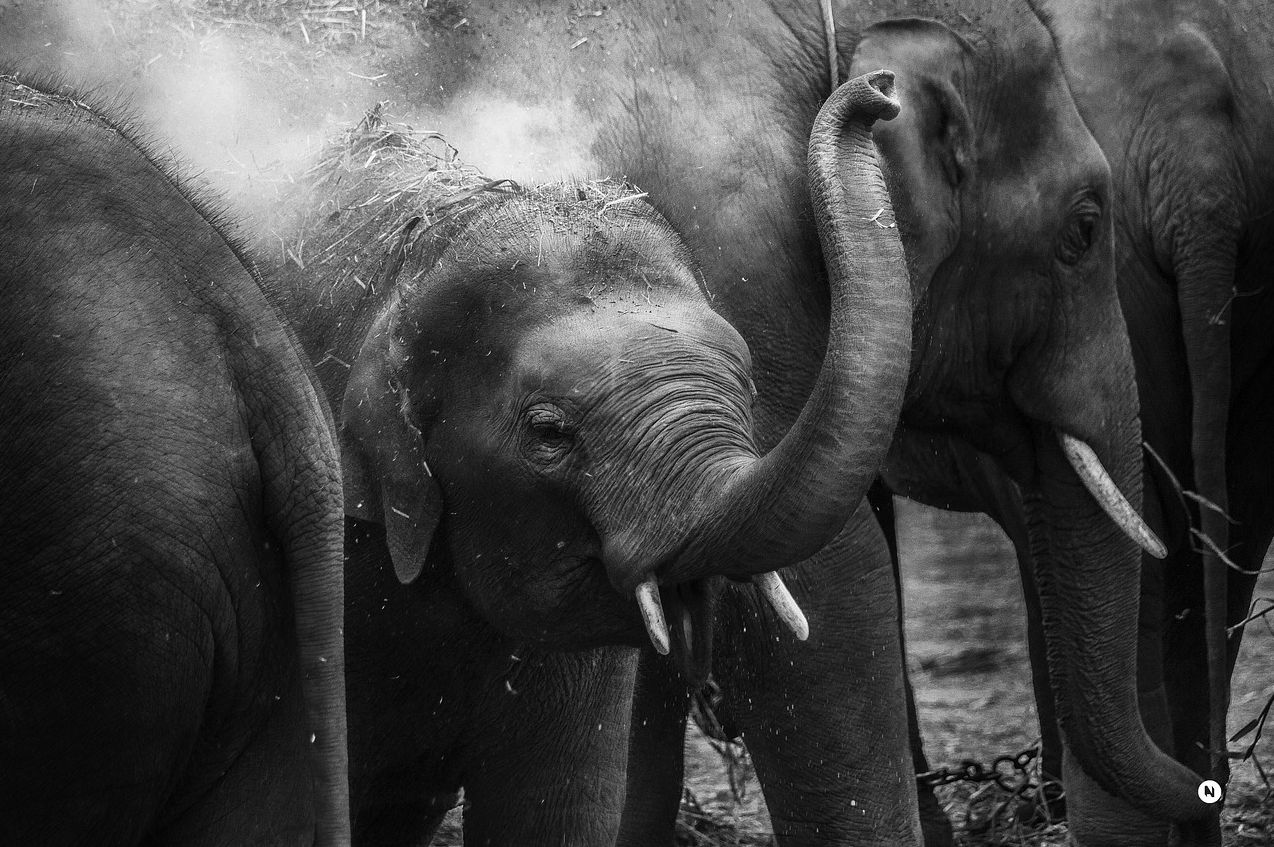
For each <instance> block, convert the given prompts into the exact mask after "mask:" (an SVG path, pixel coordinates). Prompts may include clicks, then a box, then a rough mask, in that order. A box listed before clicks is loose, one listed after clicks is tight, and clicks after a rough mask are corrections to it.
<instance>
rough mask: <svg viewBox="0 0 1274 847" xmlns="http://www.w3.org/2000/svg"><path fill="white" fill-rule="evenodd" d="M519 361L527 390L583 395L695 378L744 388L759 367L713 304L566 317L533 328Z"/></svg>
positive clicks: (517, 355) (523, 341) (520, 347)
mask: <svg viewBox="0 0 1274 847" xmlns="http://www.w3.org/2000/svg"><path fill="white" fill-rule="evenodd" d="M514 361H515V362H516V363H517V367H516V372H517V373H516V377H517V378H518V379H519V381H520V382H521V383H522V384H523V387H524V388H527V389H532V390H535V389H539V390H546V389H551V388H556V389H557V390H558V391H560V392H561V393H563V394H581V395H587V394H593V393H597V392H599V391H604V390H606V389H608V388H613V387H614V386H616V385H619V384H625V383H631V384H634V385H641V384H646V385H648V384H652V383H654V382H658V381H662V380H670V379H690V378H693V379H695V380H696V381H697V382H699V383H700V384H702V385H706V386H708V385H715V386H719V387H720V388H723V389H726V390H729V391H730V392H731V393H737V392H738V391H739V390H740V387H743V388H744V389H746V387H747V386H748V385H749V384H750V371H751V360H750V357H749V356H748V350H747V345H746V344H744V342H743V339H742V338H741V337H740V336H739V334H738V333H737V332H735V331H734V329H733V327H731V326H730V324H729V323H727V322H726V321H725V320H724V319H723V318H721V317H720V316H718V315H716V314H715V313H713V312H712V311H711V310H709V309H707V308H703V309H702V310H695V309H677V310H661V311H657V312H654V311H652V312H650V313H647V314H614V313H611V314H606V313H599V312H584V313H577V314H572V315H567V316H563V317H560V318H558V319H556V320H553V321H550V322H548V323H545V324H542V325H540V326H538V327H536V328H534V329H533V330H531V331H529V332H528V333H527V334H526V335H525V336H524V337H523V338H522V339H521V340H520V342H519V344H518V345H517V349H516V352H515V354H514Z"/></svg>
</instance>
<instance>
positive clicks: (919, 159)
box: [851, 14, 1201, 818]
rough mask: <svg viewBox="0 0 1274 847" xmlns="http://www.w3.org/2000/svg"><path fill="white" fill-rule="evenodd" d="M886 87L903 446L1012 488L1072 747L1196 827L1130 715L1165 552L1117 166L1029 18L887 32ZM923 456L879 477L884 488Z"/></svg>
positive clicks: (1189, 792) (874, 43) (868, 43)
mask: <svg viewBox="0 0 1274 847" xmlns="http://www.w3.org/2000/svg"><path fill="white" fill-rule="evenodd" d="M882 66H883V67H890V68H893V69H894V70H895V71H896V72H897V73H898V79H899V91H898V97H899V100H900V101H901V103H902V105H903V116H902V117H901V118H900V119H899V120H897V121H894V122H891V123H889V124H881V125H879V126H878V127H877V129H876V131H875V139H876V142H877V144H878V145H879V147H880V150H881V152H882V155H883V159H884V162H885V168H886V176H887V181H888V184H889V188H890V193H891V195H892V197H893V199H894V202H895V206H896V208H897V211H898V225H899V227H900V228H901V230H902V237H903V243H904V245H905V246H906V248H907V255H908V261H909V267H910V270H911V274H912V285H913V294H914V299H915V303H916V308H915V312H914V317H913V333H914V337H915V339H916V343H915V346H914V350H913V354H912V359H911V372H910V377H909V382H908V387H907V394H906V398H905V400H904V405H903V412H902V417H901V424H900V429H899V433H900V434H899V439H906V438H908V437H909V435H908V434H909V433H910V434H911V436H910V437H922V438H923V437H926V434H927V433H943V434H948V435H954V436H956V437H957V438H959V439H961V440H963V441H964V442H967V443H968V444H970V445H972V446H974V447H976V448H977V449H979V450H982V451H983V452H985V453H988V454H990V455H992V456H993V457H994V458H995V459H996V461H997V462H998V463H999V465H1000V467H1001V468H1002V469H1003V470H1004V471H1005V472H1006V473H1007V474H1009V475H1010V476H1011V477H1012V478H1013V479H1014V480H1015V481H1016V482H1017V483H1018V484H1019V485H1020V486H1021V487H1022V490H1023V492H1024V497H1025V499H1026V500H1027V504H1028V515H1029V524H1030V531H1031V543H1032V547H1033V549H1034V552H1035V553H1036V561H1037V568H1038V570H1039V584H1040V591H1041V599H1042V603H1043V607H1044V613H1045V627H1046V632H1047V636H1048V639H1049V658H1050V671H1051V673H1052V678H1053V681H1054V687H1055V688H1056V690H1057V693H1058V701H1059V712H1060V714H1059V717H1060V720H1061V724H1062V728H1063V732H1064V733H1065V735H1066V739H1067V742H1068V744H1069V745H1070V747H1071V749H1072V751H1073V752H1074V753H1075V755H1076V758H1077V759H1078V761H1079V762H1080V763H1081V764H1082V766H1083V767H1084V769H1085V770H1086V771H1087V772H1089V774H1090V775H1091V776H1092V777H1093V778H1094V779H1096V780H1097V781H1098V782H1099V783H1100V784H1101V785H1102V786H1103V787H1104V788H1105V789H1106V790H1108V791H1110V792H1112V793H1115V794H1117V795H1119V796H1122V797H1124V798H1126V799H1128V800H1129V801H1130V802H1133V803H1134V804H1135V805H1137V806H1139V807H1140V808H1142V809H1145V810H1147V811H1150V812H1153V813H1155V814H1158V815H1160V816H1161V817H1164V818H1179V817H1180V816H1181V815H1183V814H1187V815H1188V814H1194V813H1195V812H1196V811H1198V809H1199V807H1200V805H1201V804H1199V803H1198V802H1197V799H1196V798H1195V796H1194V787H1195V786H1194V782H1197V780H1195V781H1194V782H1192V781H1190V780H1189V779H1188V778H1187V775H1186V773H1185V771H1184V769H1182V768H1181V767H1180V766H1178V765H1176V764H1175V763H1174V762H1172V760H1171V759H1169V758H1168V757H1167V756H1165V755H1164V754H1163V753H1161V752H1160V751H1159V750H1158V749H1157V748H1156V747H1155V746H1154V744H1153V743H1152V742H1151V741H1150V739H1149V737H1148V736H1147V734H1146V732H1145V729H1144V727H1143V726H1142V724H1141V720H1140V716H1139V713H1138V705H1137V692H1136V685H1135V682H1136V670H1135V668H1136V665H1135V657H1136V645H1137V632H1136V625H1137V608H1138V596H1139V590H1138V587H1139V573H1140V554H1139V550H1138V545H1140V546H1141V547H1142V548H1144V549H1145V550H1147V551H1148V552H1149V553H1151V555H1154V556H1156V557H1159V558H1162V557H1163V555H1164V547H1163V545H1162V543H1161V542H1160V541H1159V539H1158V538H1157V537H1155V536H1154V534H1153V533H1152V532H1151V531H1150V530H1149V529H1148V528H1147V527H1146V525H1145V524H1144V522H1143V521H1142V520H1141V519H1140V517H1139V516H1138V514H1137V510H1138V509H1139V508H1140V500H1141V468H1142V461H1141V458H1142V457H1141V431H1140V422H1139V418H1138V398H1137V386H1136V383H1135V381H1134V370H1133V360H1132V354H1131V349H1130V345H1129V340H1128V335H1127V329H1126V327H1125V324H1124V320H1123V316H1122V314H1121V312H1120V308H1119V300H1118V296H1117V292H1116V286H1115V263H1114V246H1113V227H1112V215H1111V210H1110V203H1111V197H1112V188H1111V176H1110V171H1109V167H1108V165H1107V162H1106V160H1105V158H1104V156H1103V154H1102V152H1101V149H1100V148H1099V147H1098V145H1097V143H1096V142H1095V140H1094V139H1093V137H1092V136H1091V135H1090V134H1089V132H1088V129H1087V128H1086V127H1085V125H1084V123H1083V121H1082V119H1081V117H1080V115H1079V113H1078V111H1077V109H1076V107H1075V104H1074V102H1073V100H1072V98H1071V94H1070V90H1069V88H1068V86H1067V84H1066V81H1065V79H1064V77H1063V75H1062V71H1061V68H1060V65H1059V64H1058V62H1057V57H1056V52H1055V49H1054V47H1053V44H1052V41H1051V39H1050V36H1049V34H1048V32H1047V30H1046V29H1045V28H1044V26H1043V25H1042V24H1041V23H1040V21H1039V20H1038V19H1036V18H1035V17H1034V16H1032V15H1029V14H1023V15H1022V16H1021V17H1020V19H1018V20H1014V21H1013V22H1012V24H1011V25H1010V26H1007V27H1004V28H1003V30H1002V31H1000V32H997V33H994V34H992V35H988V36H987V37H986V40H985V41H980V42H978V43H973V42H971V41H969V40H967V39H966V38H964V37H962V36H960V35H958V34H956V33H955V32H954V31H953V30H951V29H949V28H948V27H946V26H944V25H942V24H940V23H938V22H935V21H929V20H921V19H900V20H890V21H886V22H883V23H878V24H876V25H874V26H870V27H868V28H867V29H866V30H865V31H864V32H863V35H862V39H861V41H860V42H859V43H858V45H857V48H856V51H855V52H854V56H853V60H852V66H851V74H852V73H858V72H861V71H862V70H865V69H867V68H874V67H882ZM1006 81H1012V84H1006ZM914 452H915V451H914V450H913V451H906V450H899V451H897V453H896V454H894V455H893V456H892V457H891V459H890V460H887V462H886V467H885V471H884V473H885V476H886V479H889V478H890V477H891V470H890V466H891V464H892V463H893V462H895V461H904V460H903V459H902V458H901V457H902V456H903V455H905V454H907V453H912V454H914ZM916 472H917V471H914V470H911V471H904V472H901V473H897V474H893V475H896V476H898V477H903V476H914V475H915V473H916ZM918 472H919V473H921V474H923V469H920V471H918Z"/></svg>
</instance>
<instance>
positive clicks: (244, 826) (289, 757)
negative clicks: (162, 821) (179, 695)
mask: <svg viewBox="0 0 1274 847" xmlns="http://www.w3.org/2000/svg"><path fill="white" fill-rule="evenodd" d="M280 646H281V645H280ZM275 652H276V653H278V654H280V655H276V656H274V657H273V659H275V660H279V661H280V663H281V664H283V666H284V667H285V668H287V670H288V673H287V675H286V676H285V678H284V679H283V680H282V681H281V684H280V685H279V686H278V687H277V688H275V687H271V688H268V689H266V690H263V691H261V692H260V696H259V698H257V699H258V703H257V704H255V708H254V709H253V710H252V712H255V713H257V714H253V713H252V712H249V713H247V714H245V713H243V712H239V713H238V714H237V715H236V717H235V719H234V720H235V722H236V723H237V722H239V721H243V722H248V723H249V725H250V726H252V728H253V731H252V732H251V740H250V741H249V742H248V744H247V746H246V747H245V748H244V749H243V751H242V752H241V753H240V754H239V755H238V756H236V757H234V759H233V761H232V762H231V763H229V764H228V765H227V764H226V762H225V761H224V760H225V755H226V754H225V753H224V752H223V751H222V750H221V749H220V748H221V746H222V744H221V743H220V742H223V741H226V738H224V737H223V736H229V739H230V744H227V745H226V746H227V747H229V746H231V745H233V743H234V742H235V740H236V739H237V738H238V736H240V734H241V733H243V732H244V728H243V727H240V726H238V725H230V726H226V727H225V729H224V731H219V732H218V734H217V737H215V738H214V739H211V740H210V741H209V743H206V744H204V745H201V747H202V748H203V749H200V747H197V748H196V750H195V753H194V755H193V756H192V758H191V765H192V769H193V770H194V771H195V772H196V773H211V774H215V775H216V781H215V783H213V784H212V785H211V786H209V787H208V789H207V790H206V791H204V792H200V791H199V790H198V786H197V785H195V786H188V787H187V788H186V790H187V791H192V792H193V793H195V794H196V796H198V799H197V800H196V801H194V802H193V803H191V804H190V805H189V806H188V807H186V808H185V809H184V810H183V811H182V813H181V816H180V817H179V818H177V819H176V820H175V821H173V822H171V823H169V824H167V825H166V826H163V827H162V828H161V829H160V830H159V831H158V832H157V833H156V835H155V836H154V837H153V839H152V840H151V841H149V842H148V844H154V845H155V847H164V845H173V847H177V845H180V846H181V847H235V845H240V844H270V845H277V847H286V845H294V847H308V845H312V844H314V839H315V829H314V827H315V808H314V779H315V774H314V773H313V769H312V768H311V767H310V766H309V761H310V751H309V746H310V737H309V733H308V732H307V731H306V730H305V727H306V726H307V710H306V705H305V700H304V697H303V695H302V691H301V682H300V671H299V668H297V667H296V666H295V664H294V663H293V666H292V667H290V668H289V667H287V664H286V659H284V658H283V655H282V654H283V650H282V649H278V650H276V651H275ZM276 698H277V699H276ZM271 701H273V702H271ZM236 711H237V710H236ZM261 713H264V714H261Z"/></svg>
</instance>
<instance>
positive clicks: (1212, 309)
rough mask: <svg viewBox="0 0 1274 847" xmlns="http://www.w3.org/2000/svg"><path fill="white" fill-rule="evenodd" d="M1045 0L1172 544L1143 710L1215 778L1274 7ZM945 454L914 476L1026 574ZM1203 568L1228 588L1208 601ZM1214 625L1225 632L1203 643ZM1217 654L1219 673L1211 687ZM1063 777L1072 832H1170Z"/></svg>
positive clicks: (1153, 486) (1263, 222)
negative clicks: (1082, 807)
mask: <svg viewBox="0 0 1274 847" xmlns="http://www.w3.org/2000/svg"><path fill="white" fill-rule="evenodd" d="M1038 5H1039V8H1040V10H1041V12H1042V14H1043V16H1044V19H1045V21H1046V23H1047V25H1048V26H1049V28H1050V30H1051V31H1052V32H1053V33H1054V34H1055V37H1056V40H1057V44H1058V47H1059V50H1060V55H1061V59H1062V65H1063V68H1064V70H1065V73H1066V76H1067V80H1068V82H1069V84H1070V87H1071V90H1072V91H1073V93H1074V95H1075V98H1076V103H1077V105H1078V107H1079V110H1080V113H1081V114H1082V116H1083V118H1084V120H1085V123H1086V124H1087V126H1088V127H1089V128H1090V130H1091V131H1092V133H1093V135H1094V137H1095V138H1096V139H1097V141H1098V142H1099V143H1100V145H1101V147H1102V149H1103V150H1104V151H1105V153H1106V156H1107V157H1108V160H1109V162H1110V166H1111V170H1112V175H1113V185H1114V196H1113V211H1114V215H1115V220H1116V226H1115V231H1116V233H1117V238H1116V244H1115V249H1116V266H1117V273H1118V286H1119V297H1120V302H1121V305H1122V308H1123V312H1124V315H1125V318H1126V320H1127V324H1128V329H1129V333H1130V336H1131V342H1132V351H1133V358H1134V362H1135V365H1136V377H1137V384H1138V393H1139V396H1140V398H1141V405H1142V426H1143V433H1144V437H1145V441H1146V444H1147V445H1148V449H1147V451H1146V453H1147V455H1146V458H1145V478H1146V480H1147V483H1146V499H1145V504H1146V513H1147V517H1148V519H1149V520H1150V521H1151V523H1152V525H1153V526H1154V527H1155V529H1156V530H1157V531H1158V533H1159V534H1160V536H1161V537H1162V538H1163V540H1164V541H1165V543H1166V544H1167V546H1168V553H1169V554H1168V558H1167V559H1166V560H1164V561H1163V562H1157V561H1154V560H1151V559H1149V558H1147V559H1146V560H1145V562H1144V568H1143V573H1142V604H1141V627H1140V644H1139V654H1138V671H1137V672H1138V688H1139V690H1140V693H1141V709H1142V712H1143V714H1144V715H1145V717H1146V723H1147V727H1148V728H1149V730H1150V732H1151V734H1152V736H1153V737H1154V738H1155V740H1156V742H1157V743H1158V744H1159V746H1161V747H1162V748H1163V749H1165V750H1168V751H1171V752H1172V753H1173V754H1174V755H1175V756H1176V757H1177V758H1178V759H1179V760H1180V761H1181V762H1183V763H1184V764H1186V765H1187V766H1189V767H1190V768H1191V770H1192V771H1193V772H1194V773H1196V774H1198V777H1197V778H1198V779H1204V778H1207V777H1211V778H1215V779H1217V780H1218V781H1220V782H1221V783H1222V784H1224V782H1225V780H1226V776H1227V765H1226V762H1225V760H1224V758H1221V757H1215V756H1210V755H1209V753H1208V751H1209V750H1224V749H1225V738H1224V726H1223V725H1222V722H1221V721H1215V720H1213V719H1212V714H1213V713H1214V712H1217V711H1219V713H1220V714H1224V711H1225V708H1226V705H1227V704H1226V701H1225V693H1226V692H1227V691H1228V679H1229V674H1230V672H1232V670H1233V664H1234V661H1235V658H1236V656H1237V653H1238V649H1239V645H1240V640H1241V637H1242V629H1241V628H1240V629H1239V630H1238V631H1236V633H1235V635H1234V636H1233V637H1229V638H1226V637H1225V634H1224V632H1220V633H1219V635H1220V637H1219V638H1218V637H1217V635H1215V634H1213V635H1210V634H1209V630H1214V631H1215V630H1220V629H1221V628H1222V627H1228V626H1234V625H1235V624H1237V623H1239V622H1240V621H1241V620H1243V619H1244V618H1245V617H1246V615H1247V611H1248V605H1249V603H1250V601H1251V597H1252V590H1253V585H1254V582H1255V572H1256V571H1257V570H1258V569H1259V568H1260V566H1261V562H1262V560H1263V559H1264V556H1265V553H1266V551H1267V550H1268V548H1269V544H1270V538H1271V534H1272V533H1274V490H1271V482H1270V480H1271V474H1270V472H1269V471H1270V468H1271V466H1272V465H1274V456H1271V453H1270V448H1269V447H1268V446H1267V441H1268V439H1266V438H1265V437H1264V434H1265V433H1266V432H1268V431H1269V428H1270V425H1271V423H1274V394H1272V393H1271V391H1270V390H1269V378H1268V376H1269V373H1270V366H1271V356H1272V355H1274V347H1272V344H1274V342H1272V341H1271V336H1270V333H1269V332H1268V331H1267V329H1266V327H1268V325H1269V322H1270V314H1269V313H1270V309H1271V304H1272V303H1274V299H1272V298H1271V297H1270V295H1269V290H1268V289H1269V283H1270V278H1271V275H1270V270H1269V269H1270V267H1271V265H1272V264H1274V215H1271V213H1270V210H1271V209H1274V147H1272V146H1271V145H1270V144H1269V142H1268V139H1269V138H1270V135H1271V132H1274V105H1272V103H1271V100H1270V97H1269V90H1270V86H1271V85H1272V84H1274V79H1272V77H1271V69H1270V61H1269V57H1270V56H1271V51H1274V25H1272V24H1271V23H1270V21H1269V16H1268V14H1267V12H1268V10H1267V9H1266V8H1265V7H1264V6H1263V5H1261V4H1255V3H1239V4H1233V3H1217V2H1208V3H1178V2H1168V3H1145V2H1117V3H1084V2H1043V3H1040V4H1038ZM933 449H934V450H936V451H941V452H944V453H948V454H950V455H953V456H955V454H956V453H957V452H959V451H958V450H957V451H952V450H951V449H950V448H949V446H947V445H943V446H937V445H935V446H934V447H933ZM947 464H948V465H949V466H956V465H959V466H961V467H962V468H963V469H964V471H963V472H958V473H957V474H954V475H953V477H952V479H953V483H952V484H951V485H948V486H947V490H945V491H944V490H939V489H935V488H932V487H931V489H930V490H929V491H928V492H927V493H925V492H924V491H923V490H922V489H923V487H924V486H923V485H921V486H920V487H918V488H917V489H916V492H917V493H918V494H920V496H921V499H924V500H926V501H928V502H932V503H934V504H936V505H937V504H941V503H943V502H944V501H948V500H950V499H951V498H950V497H949V495H950V493H951V489H952V488H961V487H962V488H963V490H964V492H965V495H963V496H962V495H957V497H956V499H958V500H964V501H965V502H963V503H962V505H961V507H962V508H966V509H977V510H982V511H987V512H988V513H989V514H991V515H992V516H993V517H995V518H996V519H997V520H998V521H999V522H1000V524H1001V525H1002V526H1003V527H1004V528H1005V529H1006V531H1007V532H1008V534H1009V536H1010V537H1011V538H1012V539H1013V541H1014V544H1015V546H1016V547H1017V550H1018V553H1019V561H1020V562H1021V564H1022V572H1023V578H1024V580H1029V579H1030V573H1031V570H1032V562H1031V556H1030V548H1029V546H1028V545H1027V544H1026V543H1025V540H1026V539H1025V535H1024V532H1023V530H1024V516H1023V510H1022V507H1021V505H1020V501H1019V500H1018V498H1017V492H1016V490H1015V488H1014V486H1013V485H1012V483H1011V482H1009V481H1008V480H1006V479H1004V478H1003V477H1002V476H1000V475H998V474H997V471H996V469H995V468H994V467H993V466H992V465H991V463H989V462H988V461H987V460H986V458H985V457H982V456H978V455H975V454H971V453H967V452H966V453H965V454H964V455H959V456H955V457H954V458H952V459H950V460H949V461H948V462H947ZM955 476H963V479H961V480H959V481H954V478H955ZM1183 492H1188V493H1189V495H1195V496H1187V494H1185V493H1183ZM968 495H971V497H972V499H971V500H970V499H969V496H968ZM1197 497H1202V498H1204V500H1206V501H1207V502H1208V503H1211V504H1214V505H1215V507H1216V508H1212V507H1206V506H1202V505H1201V501H1200V500H1199V499H1197ZM1227 516H1228V518H1229V519H1228V520H1227ZM1204 536H1206V539H1207V540H1205V539H1204ZM1214 545H1215V550H1223V551H1225V552H1226V557H1227V558H1228V559H1229V560H1230V562H1232V563H1233V565H1234V566H1235V567H1234V568H1229V567H1227V566H1226V564H1225V563H1224V562H1222V561H1221V560H1220V558H1219V556H1218V555H1216V553H1215V551H1214V549H1213V546H1214ZM1245 571H1246V573H1244V572H1245ZM1205 573H1208V574H1210V575H1212V578H1213V579H1215V580H1216V581H1217V583H1219V585H1220V588H1221V592H1222V593H1221V594H1220V595H1219V596H1217V595H1214V599H1213V600H1211V601H1209V600H1208V599H1207V592H1206V591H1205V580H1204V574H1205ZM1027 597H1028V616H1029V618H1030V621H1029V623H1030V631H1031V644H1032V664H1033V665H1034V668H1035V670H1034V674H1035V683H1036V685H1035V687H1036V699H1037V701H1038V702H1039V712H1040V717H1041V733H1042V735H1043V737H1044V739H1045V765H1046V767H1047V768H1048V769H1050V770H1053V772H1054V773H1057V768H1059V767H1060V764H1061V759H1062V755H1061V745H1060V739H1059V737H1058V733H1057V729H1056V727H1055V725H1054V724H1053V721H1052V720H1051V719H1050V715H1051V714H1053V703H1052V699H1053V698H1052V696H1051V691H1050V686H1049V684H1048V674H1047V670H1046V668H1045V663H1044V646H1043V639H1042V637H1041V633H1040V626H1039V623H1038V619H1037V617H1036V616H1035V615H1034V614H1033V613H1031V600H1030V597H1031V594H1030V591H1029V589H1028V593H1027ZM1205 622H1206V623H1205ZM1210 638H1211V639H1212V643H1213V644H1216V645H1217V647H1218V648H1219V649H1218V650H1217V652H1216V653H1214V654H1213V655H1214V656H1216V657H1217V658H1216V659H1215V660H1213V661H1209V649H1210V648H1209V639H1210ZM1210 669H1212V670H1214V671H1215V672H1217V673H1218V674H1220V679H1219V680H1214V681H1213V682H1219V687H1218V688H1217V690H1218V691H1219V693H1220V694H1221V698H1220V699H1219V701H1218V702H1217V703H1216V704H1213V703H1211V702H1210V701H1209V689H1210V687H1212V686H1211V683H1210V681H1209V672H1210ZM1081 779H1082V776H1081ZM1072 782H1073V780H1072V779H1071V777H1070V775H1069V774H1068V775H1067V790H1068V794H1069V795H1072V797H1073V795H1074V794H1076V793H1077V791H1076V789H1078V791H1079V792H1082V793H1084V794H1085V795H1087V796H1089V797H1091V798H1092V802H1093V803H1094V805H1095V807H1096V808H1098V809H1099V810H1100V821H1101V822H1100V823H1094V824H1092V825H1089V824H1087V823H1086V822H1085V821H1084V820H1082V819H1081V820H1079V821H1072V830H1073V831H1074V833H1075V834H1076V835H1077V837H1078V838H1079V839H1080V841H1081V843H1084V844H1095V845H1100V844H1121V845H1122V844H1146V845H1162V844H1166V843H1169V840H1170V839H1171V838H1172V837H1173V836H1172V834H1171V833H1170V832H1169V831H1168V828H1167V827H1166V826H1165V825H1164V824H1165V822H1164V821H1163V820H1161V819H1154V818H1151V819H1146V818H1144V817H1142V816H1139V815H1136V814H1133V813H1132V811H1131V810H1129V809H1128V808H1127V807H1126V806H1125V805H1124V804H1122V803H1120V802H1119V801H1118V800H1116V799H1115V798H1112V797H1108V796H1103V794H1102V792H1100V791H1099V790H1098V789H1097V788H1096V787H1095V786H1091V785H1088V784H1087V782H1086V781H1085V783H1084V784H1083V785H1082V786H1075V787H1072ZM1072 802H1073V800H1072ZM1177 837H1178V838H1179V839H1180V841H1181V843H1187V844H1194V843H1202V844H1214V843H1219V838H1220V832H1219V829H1218V827H1217V822H1216V820H1215V819H1213V820H1210V821H1205V822H1204V823H1203V824H1202V825H1200V826H1198V827H1194V828H1186V829H1185V830H1184V831H1182V832H1180V833H1178V836H1177Z"/></svg>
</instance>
